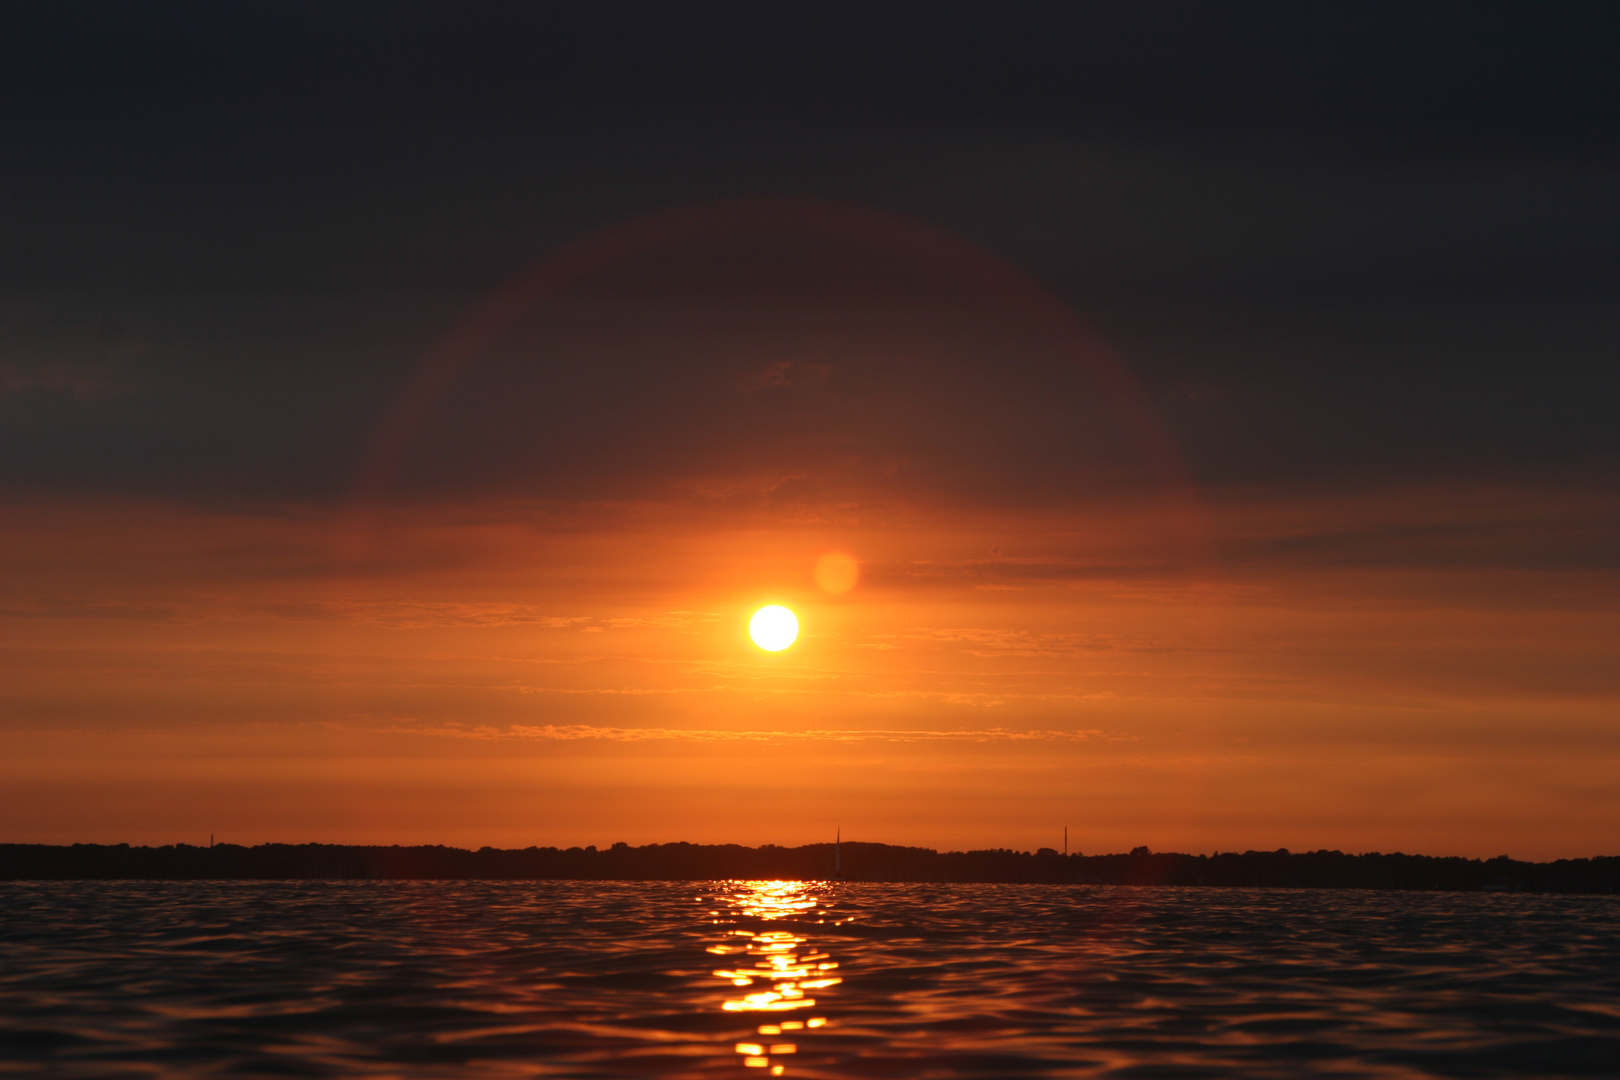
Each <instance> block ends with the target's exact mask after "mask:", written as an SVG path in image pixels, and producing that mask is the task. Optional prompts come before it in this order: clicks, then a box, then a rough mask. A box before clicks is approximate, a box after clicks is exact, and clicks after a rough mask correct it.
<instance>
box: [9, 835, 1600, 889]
mask: <svg viewBox="0 0 1620 1080" xmlns="http://www.w3.org/2000/svg"><path fill="white" fill-rule="evenodd" d="M838 860H839V866H840V867H841V869H842V873H841V875H840V876H841V877H842V878H843V879H845V880H849V881H873V882H941V883H944V882H952V883H963V884H967V883H1007V884H1051V885H1143V886H1194V887H1196V886H1206V887H1226V888H1296V889H1301V888H1302V889H1401V890H1454V891H1482V890H1483V891H1502V892H1537V893H1601V894H1614V893H1617V892H1620V856H1600V857H1597V858H1591V859H1559V860H1557V861H1556V862H1545V863H1536V862H1520V861H1518V860H1516V859H1510V858H1508V857H1507V856H1505V855H1503V856H1499V857H1497V858H1494V859H1465V858H1461V857H1458V856H1439V857H1437V856H1432V855H1404V854H1401V853H1398V852H1397V853H1395V854H1389V855H1385V854H1379V853H1371V854H1362V855H1347V854H1344V853H1343V852H1338V851H1310V852H1298V853H1293V852H1289V851H1288V850H1287V849H1279V850H1277V851H1245V852H1241V853H1238V852H1223V853H1217V854H1214V855H1182V854H1175V853H1163V852H1151V851H1149V850H1148V849H1147V848H1145V847H1139V848H1135V849H1133V850H1132V851H1131V852H1130V853H1128V854H1123V855H1080V854H1071V855H1063V854H1060V853H1059V852H1057V851H1054V850H1052V849H1051V848H1041V849H1040V850H1039V851H1035V852H1028V851H1011V850H1005V849H992V850H986V851H946V852H940V851H934V850H932V849H929V848H916V847H898V846H895V845H892V844H867V843H845V844H843V845H842V848H841V849H840V851H839V853H838ZM833 867H834V852H833V845H832V844H807V845H805V846H803V847H795V848H789V847H778V846H776V845H774V844H766V845H763V846H761V847H757V848H751V847H742V846H740V845H737V844H687V843H677V844H648V845H646V846H644V847H630V846H629V845H628V844H614V845H613V846H612V847H610V848H606V849H603V850H597V848H595V847H594V846H592V847H585V848H579V847H572V848H554V847H529V848H521V849H499V848H491V847H485V848H480V849H478V850H477V851H468V850H465V849H463V848H453V847H443V846H421V847H399V846H394V847H365V846H355V845H344V844H260V845H258V846H256V847H243V846H241V845H238V844H219V845H217V846H213V847H194V846H192V845H190V844H173V845H167V846H163V847H131V846H129V845H128V844H71V845H53V844H0V880H6V881H26V880H37V881H43V880H52V881H65V880H105V881H114V880H126V881H132V880H151V881H205V880H215V881H218V880H227V881H232V880H234V881H246V880H288V879H292V880H298V879H303V880H330V879H350V878H368V879H380V880H396V881H397V880H429V881H477V880H489V881H569V880H571V881H717V880H728V879H730V880H763V879H787V880H820V879H825V878H830V877H833V876H834V873H833Z"/></svg>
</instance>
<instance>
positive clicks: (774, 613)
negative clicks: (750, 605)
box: [748, 604, 799, 652]
mask: <svg viewBox="0 0 1620 1080" xmlns="http://www.w3.org/2000/svg"><path fill="white" fill-rule="evenodd" d="M748 636H749V637H751V638H753V639H754V644H755V645H758V646H759V647H760V648H762V649H764V650H765V651H766V652H781V651H782V650H783V649H785V648H787V647H788V646H789V645H791V644H793V642H794V640H795V639H796V638H798V636H799V620H798V617H797V616H795V615H794V614H793V612H791V611H789V610H788V609H787V608H785V607H783V606H782V605H781V604H770V605H767V606H766V607H762V608H760V609H759V610H758V611H756V612H754V617H753V618H752V619H749V620H748Z"/></svg>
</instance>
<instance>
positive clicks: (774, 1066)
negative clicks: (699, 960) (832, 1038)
mask: <svg viewBox="0 0 1620 1080" xmlns="http://www.w3.org/2000/svg"><path fill="white" fill-rule="evenodd" d="M729 884H730V886H731V887H732V889H733V890H734V891H732V892H730V893H720V894H717V895H716V896H715V897H714V899H715V900H718V901H720V902H721V903H723V904H725V905H727V906H728V907H729V910H728V911H725V912H723V913H722V912H719V911H715V912H711V914H714V915H719V914H729V915H732V916H734V917H737V918H738V920H739V921H742V920H764V921H767V922H774V921H781V920H792V921H793V923H794V924H795V925H794V926H793V928H792V929H787V928H784V929H750V930H732V931H730V932H729V933H728V934H727V935H726V937H727V939H728V940H727V941H726V942H725V943H723V944H719V945H711V946H709V950H708V951H709V952H711V953H714V954H715V955H717V956H727V957H735V958H736V959H735V960H734V961H732V963H731V966H729V967H724V968H718V969H716V970H715V972H714V975H715V978H718V979H725V980H727V981H728V982H729V983H730V984H731V985H732V986H733V987H735V988H736V989H737V990H741V991H743V992H742V993H740V994H737V995H736V996H733V997H727V998H726V999H725V1000H724V1001H723V1002H722V1003H721V1008H722V1009H724V1010H725V1011H726V1012H728V1013H799V1011H800V1010H804V1011H806V1012H808V1011H810V1010H813V1009H816V1008H817V1006H816V999H815V998H814V997H812V996H810V994H808V993H806V991H811V992H815V991H821V990H825V989H827V988H828V987H832V986H837V985H838V984H839V983H841V982H843V981H844V980H843V978H842V977H841V976H839V975H837V974H834V973H835V972H836V971H837V970H838V962H837V961H836V960H834V959H833V958H832V957H831V955H829V954H828V953H825V952H818V951H816V950H815V949H814V948H812V947H811V945H810V939H809V938H807V937H805V936H804V935H802V934H800V933H798V932H797V930H798V929H800V928H801V927H802V926H803V924H804V923H807V922H809V921H811V919H812V918H813V917H814V916H815V915H816V914H818V913H819V914H825V913H826V912H825V909H824V908H823V907H822V902H821V899H820V898H819V897H817V896H815V895H813V894H812V893H811V889H812V888H813V887H814V886H813V884H812V883H811V882H805V881H737V882H730V883H729ZM801 1015H802V1014H801ZM826 1025H827V1018H826V1017H824V1016H815V1015H811V1016H805V1017H804V1018H803V1019H800V1018H799V1017H798V1016H794V1017H792V1018H787V1017H784V1018H782V1019H780V1020H776V1021H773V1022H771V1023H766V1024H760V1025H759V1028H758V1034H759V1036H760V1039H759V1041H758V1042H752V1041H750V1042H739V1043H737V1044H736V1045H735V1046H734V1047H733V1050H734V1051H735V1052H736V1053H737V1054H738V1055H740V1056H741V1058H742V1064H743V1065H744V1066H745V1067H747V1068H751V1069H765V1070H767V1071H768V1072H769V1074H770V1075H771V1076H782V1075H783V1074H785V1073H786V1072H787V1066H786V1065H785V1064H783V1063H782V1062H781V1061H780V1060H778V1059H780V1058H782V1057H786V1056H788V1055H791V1054H796V1053H798V1052H799V1045H798V1044H797V1043H795V1042H790V1041H788V1039H789V1038H794V1037H798V1036H800V1035H801V1033H805V1032H809V1031H814V1030H816V1029H817V1028H823V1027H825V1026H826Z"/></svg>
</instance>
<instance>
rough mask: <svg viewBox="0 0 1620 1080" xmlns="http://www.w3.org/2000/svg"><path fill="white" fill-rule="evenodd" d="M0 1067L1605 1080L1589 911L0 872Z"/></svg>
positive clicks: (1273, 895)
mask: <svg viewBox="0 0 1620 1080" xmlns="http://www.w3.org/2000/svg"><path fill="white" fill-rule="evenodd" d="M0 1072H18V1073H32V1072H39V1073H47V1074H50V1075H58V1076H77V1075H84V1076H112V1075H118V1076H142V1075H156V1074H162V1075H188V1074H195V1075H209V1076H212V1075H270V1074H274V1075H310V1076H324V1075H340V1076H341V1075H388V1076H407V1077H437V1076H483V1075H494V1074H500V1075H504V1074H537V1075H544V1076H577V1077H608V1076H615V1077H616V1076H624V1077H646V1076H730V1077H738V1078H739V1080H747V1078H748V1077H750V1076H771V1075H787V1076H799V1077H864V1076H897V1077H1023V1076H1088V1077H1090V1076H1109V1077H1126V1076H1132V1077H1138V1076H1152V1077H1182V1076H1264V1077H1269V1076H1278V1077H1294V1076H1333V1077H1338V1076H1346V1077H1349V1076H1376V1077H1412V1076H1526V1077H1528V1076H1538V1077H1539V1076H1604V1077H1615V1076H1620V902H1617V901H1616V900H1615V899H1613V898H1609V897H1543V896H1508V895H1499V894H1497V895H1460V894H1447V893H1424V894H1413V893H1363V892H1315V891H1281V890H1278V891H1247V890H1235V889H1233V890H1227V889H1181V890H1177V889H1127V888H1110V887H1097V886H1039V885H870V884H849V883H800V882H792V883H782V882H775V883H743V882H724V883H719V882H717V883H710V884H706V885H704V884H691V883H630V884H627V883H616V882H592V883H585V882H510V883H495V882H380V881H378V882H193V883H154V882H139V883H115V882H93V883H85V882H49V883H0Z"/></svg>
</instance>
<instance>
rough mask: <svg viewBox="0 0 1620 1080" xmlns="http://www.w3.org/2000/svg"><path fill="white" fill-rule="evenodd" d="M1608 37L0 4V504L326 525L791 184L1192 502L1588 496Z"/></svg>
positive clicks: (1193, 18)
mask: <svg viewBox="0 0 1620 1080" xmlns="http://www.w3.org/2000/svg"><path fill="white" fill-rule="evenodd" d="M1617 42H1620V15H1617V14H1616V13H1615V11H1614V9H1612V8H1608V7H1606V6H1604V5H1598V4H1580V5H1568V6H1561V5H1546V4H1512V5H1506V4H1488V3H1472V4H1457V5H1449V4H1418V5H1411V4H1391V5H1379V4H1355V5H1345V4H1338V5H1318V4H1280V5H1265V4H1251V5H1241V6H1233V5H1226V4H1140V3H1133V4H1124V3H1117V4H1072V3H1066V4H1041V3H1029V4H1017V5H992V4H958V3H929V4H919V5H910V4H887V5H829V4H816V5H802V6H798V7H784V6H782V5H742V4H739V5H709V4H679V5H674V4H652V3H650V4H614V3H603V4H572V5H533V4H510V5H507V4H442V5H424V4H410V3H390V4H338V5H332V4H324V3H319V4H317V3H310V4H298V3H274V4H270V3H242V4H230V5H220V4H212V3H200V4H163V3H157V4H143V5H129V4H118V3H109V4H99V3H80V4H73V5H61V4H12V5H8V7H7V9H6V12H5V14H4V15H3V16H0V143H3V145H4V147H5V153H4V158H3V165H0V230H3V231H0V484H3V485H4V487H5V489H6V490H8V491H10V492H12V493H13V494H24V493H39V492H57V493H85V494H96V493H99V494H107V493H111V494H119V493H127V494H132V495H170V496H178V497H180V498H182V499H185V500H203V501H208V500H214V499H219V498H222V497H227V498H233V499H247V500H257V499H265V500H271V501H275V500H280V499H295V500H305V499H310V498H315V499H329V498H334V497H340V496H341V495H342V494H343V493H344V492H345V491H346V490H347V489H348V485H349V484H350V482H351V479H352V476H353V473H354V469H355V468H356V464H357V461H358V459H359V457H360V455H361V453H362V449H363V447H364V445H365V442H366V439H367V437H368V433H369V432H371V431H372V429H373V426H374V425H375V423H376V421H377V418H378V417H379V416H380V415H381V414H382V412H383V410H384V408H385V406H386V404H387V402H388V401H389V400H390V399H391V398H392V396H393V395H394V394H395V393H396V392H397V391H398V388H399V387H400V386H401V384H402V383H403V382H404V380H405V379H406V378H407V376H408V374H409V372H410V371H411V370H412V369H413V368H414V366H415V365H416V363H417V361H418V360H419V359H420V357H421V356H422V355H423V353H424V351H425V350H426V349H427V348H428V347H429V346H430V345H431V343H432V342H433V341H434V340H435V339H437V338H438V337H439V336H440V335H442V334H444V333H445V332H447V331H448V330H449V329H450V328H452V327H453V326H455V325H456V324H457V322H458V321H459V320H460V318H461V317H462V315H463V313H464V312H465V311H466V310H467V309H468V307H469V305H471V304H473V303H475V302H476V301H477V300H478V299H479V298H480V297H482V296H485V295H487V294H489V293H490V292H491V291H492V290H495V289H497V288H499V287H500V286H501V285H503V284H504V283H506V282H508V281H509V280H511V279H512V278H513V277H514V276H515V275H517V274H519V273H521V272H522V271H523V270H524V269H525V268H526V267H529V266H532V265H534V264H535V263H537V262H539V261H540V260H543V259H544V258H546V257H547V256H548V255H550V254H551V253H553V252H554V251H556V250H557V249H558V248H559V247H561V246H562V245H564V244H566V243H568V242H570V241H573V240H576V239H578V238H580V237H581V236H584V235H587V234H590V233H591V232H593V231H594V230H599V229H603V228H607V227H611V226H613V225H615V224H617V223H620V222H622V221H625V220H626V219H630V218H633V217H635V216H637V215H641V214H647V213H653V212H658V211H663V210H667V209H670V208H673V207H678V206H681V205H683V204H688V203H692V202H700V201H708V200H723V199H736V198H797V199H811V200H820V201H825V202H829V203H833V204H838V205H844V206H853V207H864V208H870V209H873V210H878V211H882V212H886V213H890V214H895V215H900V216H902V217H904V218H908V219H912V220H915V221H918V222H921V223H924V224H926V225H928V226H931V227H933V228H937V229H941V230H945V231H946V232H949V233H952V234H955V235H956V236H959V237H961V238H963V239H965V240H967V241H969V242H971V243H974V244H977V245H979V246H981V247H982V248H984V249H986V250H987V251H989V252H990V253H992V254H994V255H996V256H999V257H1001V258H1003V259H1005V260H1007V261H1008V262H1010V263H1011V264H1013V265H1014V266H1016V267H1018V268H1019V269H1021V270H1023V271H1024V272H1025V273H1027V274H1029V275H1030V276H1032V277H1033V278H1034V279H1035V280H1037V281H1038V282H1040V283H1041V284H1042V285H1044V286H1045V287H1046V288H1048V289H1050V290H1052V291H1053V292H1054V293H1056V294H1057V295H1058V296H1060V297H1061V298H1062V299H1063V300H1064V301H1066V302H1067V303H1069V304H1070V305H1071V306H1072V307H1073V308H1074V309H1075V310H1076V311H1077V312H1078V313H1079V314H1080V315H1081V316H1082V317H1083V318H1084V319H1085V320H1087V321H1088V322H1089V323H1090V324H1091V325H1092V326H1093V327H1094V328H1095V329H1096V331H1097V332H1098V333H1099V334H1100V335H1101V337H1102V338H1103V339H1104V340H1105V341H1106V342H1107V343H1108V344H1109V345H1110V346H1111V347H1112V349H1113V350H1114V351H1115V353H1116V354H1117V355H1118V356H1119V357H1120V359H1121V360H1122V361H1123V363H1124V364H1125V365H1126V366H1127V367H1128V368H1129V369H1130V370H1131V371H1132V372H1134V373H1135V375H1136V376H1137V378H1139V379H1140V380H1141V381H1142V383H1143V384H1144V385H1145V386H1146V388H1147V389H1148V391H1149V393H1150V394H1151V395H1152V396H1153V397H1154V399H1155V400H1156V401H1157V402H1158V404H1159V406H1160V407H1161V408H1162V409H1163V411H1164V414H1165V417H1166V418H1167V420H1168V422H1169V424H1170V426H1171V429H1172V431H1173V434H1174V435H1175V437H1176V438H1177V440H1178V441H1179V443H1180V445H1181V447H1182V450H1183V452H1184V454H1185V455H1186V458H1187V461H1188V463H1189V467H1190V468H1191V470H1192V472H1193V474H1194V475H1195V476H1196V477H1197V478H1198V479H1199V480H1200V481H1202V482H1203V483H1205V484H1206V485H1209V486H1211V487H1212V488H1218V487H1220V486H1222V485H1227V486H1231V485H1239V486H1241V485H1260V486H1266V485H1277V486H1280V487H1296V488H1297V487H1298V486H1300V485H1305V486H1320V487H1330V488H1331V487H1337V486H1358V485H1368V484H1372V485H1379V484H1387V483H1397V484H1399V483H1412V482H1425V481H1439V482H1453V481H1474V482H1477V481H1492V480H1502V481H1510V482H1514V483H1524V482H1528V483H1536V484H1554V485H1560V486H1570V485H1573V486H1578V487H1591V486H1595V487H1597V488H1598V489H1609V488H1611V487H1612V478H1613V476H1614V475H1616V473H1615V465H1616V460H1615V458H1616V451H1617V450H1620V438H1617V435H1616V426H1615V424H1614V423H1613V410H1614V406H1615V404H1616V402H1617V400H1620V393H1617V391H1620V376H1617V374H1616V364H1615V363H1614V358H1615V345H1614V342H1615V341H1616V338H1617V335H1616V331H1617V330H1620V305H1617V300H1616V289H1615V286H1616V284H1617V283H1620V282H1617V274H1620V199H1616V198H1615V192H1616V191H1617V190H1620V139H1617V138H1616V136H1617V134H1620V123H1617V121H1620V86H1617V82H1620V47H1617V44H1616V43H1617ZM638 355H642V356H644V357H645V359H644V360H631V361H627V363H629V364H631V365H632V366H634V364H636V363H645V364H646V365H648V367H647V372H648V373H651V372H654V371H655V370H656V369H657V368H658V365H659V364H661V363H664V362H665V361H663V360H660V359H658V358H657V357H654V356H652V355H651V354H647V353H643V354H638ZM559 378H560V379H561V380H562V381H561V383H560V384H559V385H562V386H565V387H567V386H574V385H575V384H574V383H571V382H569V381H568V377H564V376H562V375H559ZM639 382H640V384H642V385H644V386H653V385H654V384H656V382H657V380H656V379H655V378H652V377H651V375H650V374H649V375H648V377H647V378H643V379H640V380H639ZM963 385H964V386H965V385H966V384H963ZM998 385H1000V384H998ZM1006 385H1011V384H1010V383H1009V384H1006ZM1006 385H1003V386H1002V388H1001V390H996V391H985V392H986V393H990V394H991V395H992V396H993V395H994V393H1000V392H1003V391H1005V390H1006ZM570 392H572V391H570ZM651 392H652V391H648V393H651ZM941 393H945V391H941ZM951 393H954V394H955V395H956V397H955V398H953V399H952V400H953V401H955V403H956V404H955V405H954V406H952V407H953V408H954V407H959V406H962V405H963V403H964V402H967V401H970V400H973V399H974V395H975V394H978V393H980V391H979V390H972V389H971V388H969V389H963V388H962V387H960V386H959V387H958V388H957V389H956V390H955V391H951ZM947 396H949V395H947ZM648 400H651V399H648ZM942 400H943V399H942ZM1031 402H1032V403H1031V415H1034V414H1035V413H1038V412H1039V411H1040V408H1039V406H1038V404H1037V403H1036V402H1035V400H1034V399H1033V398H1032V399H1031ZM941 408H942V409H944V408H945V407H944V406H941ZM946 411H949V410H948V409H947V410H946ZM625 415H627V416H633V415H636V410H635V409H630V410H628V411H627V412H626V414H625ZM601 422H602V423H603V424H607V425H609V426H610V427H611V425H613V424H614V423H617V422H620V421H615V420H614V419H613V418H612V417H611V416H607V414H605V413H604V414H603V418H601ZM623 422H624V423H625V424H626V425H628V423H630V421H623ZM637 422H638V423H639V421H637ZM1013 426H1017V425H1016V424H1014V425H1013ZM1036 426H1039V425H1038V424H1036ZM1009 430H1010V428H1009ZM679 438H680V435H679V432H678V431H675V430H674V429H671V433H670V434H669V439H670V440H672V441H679ZM986 439H987V440H988V441H987V442H986V444H985V445H987V446H988V445H990V444H991V443H994V442H995V439H994V438H991V437H990V436H986ZM1003 442H1005V440H1003ZM996 445H1001V444H1000V443H997V444H996ZM985 452H987V453H988V452H991V451H985ZM1031 452H1032V451H1031V450H1030V448H1029V447H1028V446H1024V447H1022V448H1021V449H1019V448H1014V449H1013V450H1008V451H1007V458H1006V466H1007V468H1008V469H1013V468H1020V469H1023V468H1027V467H1029V462H1028V455H1029V453H1031Z"/></svg>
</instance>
